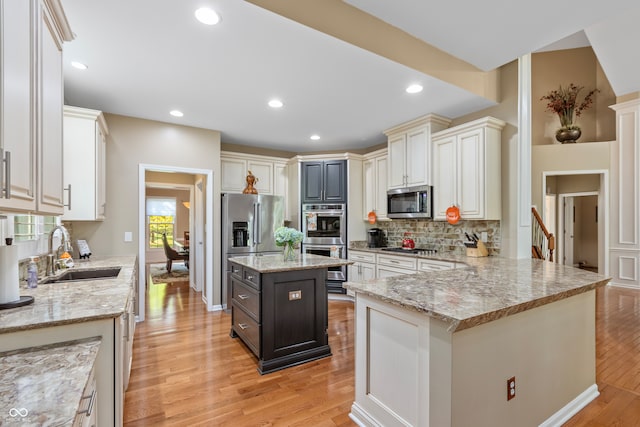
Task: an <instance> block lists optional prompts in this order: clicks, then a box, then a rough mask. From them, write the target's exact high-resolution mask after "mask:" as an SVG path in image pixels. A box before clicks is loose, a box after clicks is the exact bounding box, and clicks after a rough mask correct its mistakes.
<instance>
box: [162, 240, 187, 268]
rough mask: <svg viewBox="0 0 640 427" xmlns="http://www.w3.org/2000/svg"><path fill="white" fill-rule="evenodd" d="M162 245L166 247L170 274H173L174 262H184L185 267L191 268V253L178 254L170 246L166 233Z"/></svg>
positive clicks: (165, 252)
mask: <svg viewBox="0 0 640 427" xmlns="http://www.w3.org/2000/svg"><path fill="white" fill-rule="evenodd" d="M162 245H163V246H164V254H165V255H166V256H167V272H168V273H171V268H172V267H173V261H184V265H185V267H187V268H189V252H178V251H176V250H175V249H173V248H172V247H171V246H169V242H168V241H167V234H166V233H162Z"/></svg>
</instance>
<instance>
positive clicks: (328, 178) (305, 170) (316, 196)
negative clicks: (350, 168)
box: [302, 160, 347, 203]
mask: <svg viewBox="0 0 640 427" xmlns="http://www.w3.org/2000/svg"><path fill="white" fill-rule="evenodd" d="M318 202H330V203H346V202H347V161H346V160H326V161H317V162H304V163H302V203H318Z"/></svg>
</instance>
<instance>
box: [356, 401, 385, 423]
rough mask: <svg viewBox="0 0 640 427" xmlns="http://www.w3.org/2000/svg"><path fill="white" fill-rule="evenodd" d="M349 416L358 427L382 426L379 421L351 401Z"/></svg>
mask: <svg viewBox="0 0 640 427" xmlns="http://www.w3.org/2000/svg"><path fill="white" fill-rule="evenodd" d="M349 418H351V421H353V422H354V423H356V424H358V425H359V426H360V427H382V425H381V424H380V423H378V422H377V421H376V420H375V419H373V418H371V417H370V416H369V414H367V413H366V412H365V411H363V410H362V409H361V408H360V406H359V405H358V404H357V403H355V402H353V405H351V412H350V413H349Z"/></svg>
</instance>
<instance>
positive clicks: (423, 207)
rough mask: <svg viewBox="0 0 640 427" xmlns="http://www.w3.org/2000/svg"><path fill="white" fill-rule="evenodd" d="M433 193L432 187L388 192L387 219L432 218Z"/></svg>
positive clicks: (397, 189) (425, 186) (426, 186)
mask: <svg viewBox="0 0 640 427" xmlns="http://www.w3.org/2000/svg"><path fill="white" fill-rule="evenodd" d="M432 192H433V187H431V186H430V185H423V186H420V187H408V188H394V189H393V190H389V191H387V217H389V218H431V210H432V209H431V206H432V200H433V194H432Z"/></svg>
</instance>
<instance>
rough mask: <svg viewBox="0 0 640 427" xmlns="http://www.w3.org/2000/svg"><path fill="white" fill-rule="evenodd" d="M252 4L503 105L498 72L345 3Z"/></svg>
mask: <svg viewBox="0 0 640 427" xmlns="http://www.w3.org/2000/svg"><path fill="white" fill-rule="evenodd" d="M246 1H248V2H249V3H253V4H255V5H257V6H260V7H262V8H264V9H267V10H270V11H271V12H274V13H277V14H278V15H281V16H284V17H286V18H289V19H291V20H293V21H296V22H299V23H300V24H303V25H306V26H307V27H310V28H313V29H315V30H318V31H320V32H323V33H325V34H328V35H330V36H333V37H336V38H338V39H340V40H342V41H345V42H347V43H350V44H352V45H354V46H358V47H360V48H362V49H365V50H368V51H370V52H373V53H375V54H377V55H380V56H383V57H385V58H387V59H390V60H392V61H394V62H397V63H399V64H402V65H405V66H407V67H409V68H413V69H414V70H417V71H420V72H422V73H424V74H427V75H429V76H432V77H435V78H437V79H439V80H442V81H444V82H447V83H450V84H452V85H455V86H457V87H460V88H462V89H465V90H467V91H469V92H471V93H473V94H475V95H478V96H481V97H483V98H486V99H488V100H491V101H494V102H500V99H499V93H498V87H499V85H498V70H491V71H483V70H480V69H479V68H477V67H475V66H473V65H471V64H469V63H468V62H465V61H463V60H461V59H459V58H456V57H454V56H452V55H450V54H448V53H446V52H444V51H442V50H440V49H438V48H436V47H434V46H432V45H430V44H428V43H425V42H423V41H422V40H420V39H417V38H416V37H413V36H412V35H410V34H408V33H406V32H404V31H402V30H400V29H399V28H397V27H394V26H392V25H390V24H388V23H386V22H384V21H382V20H380V19H378V18H376V17H374V16H372V15H369V14H367V13H365V12H363V11H362V10H360V9H358V8H356V7H353V6H351V5H349V4H347V3H345V2H343V1H342V0H296V1H291V0H246Z"/></svg>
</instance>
